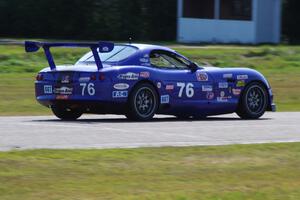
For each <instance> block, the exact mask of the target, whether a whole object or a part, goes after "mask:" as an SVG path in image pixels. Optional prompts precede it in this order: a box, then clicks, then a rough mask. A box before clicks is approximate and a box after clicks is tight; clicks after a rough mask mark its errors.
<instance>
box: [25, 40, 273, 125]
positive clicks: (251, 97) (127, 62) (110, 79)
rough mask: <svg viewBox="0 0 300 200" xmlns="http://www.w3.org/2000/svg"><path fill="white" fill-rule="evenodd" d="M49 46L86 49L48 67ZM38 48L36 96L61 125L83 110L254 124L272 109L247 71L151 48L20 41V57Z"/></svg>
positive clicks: (259, 78)
mask: <svg viewBox="0 0 300 200" xmlns="http://www.w3.org/2000/svg"><path fill="white" fill-rule="evenodd" d="M51 47H89V48H90V49H91V51H90V52H88V53H87V54H85V55H84V56H83V57H82V58H81V59H80V60H78V61H77V63H76V64H74V65H62V66H56V65H55V62H54V60H53V57H52V54H51V52H50V48H51ZM40 48H43V49H44V52H45V55H46V58H47V60H48V63H49V67H47V68H45V69H43V70H41V71H40V72H39V73H38V75H37V77H36V82H35V91H36V99H37V101H38V102H39V103H40V104H42V105H44V106H47V107H50V108H51V109H52V111H53V113H54V114H55V115H56V116H57V117H58V118H60V119H62V120H76V119H77V118H79V117H80V116H81V115H82V114H83V113H94V114H122V115H123V114H124V115H126V116H127V118H129V119H131V120H138V121H145V120H150V119H152V117H153V116H154V114H166V115H175V116H177V117H179V118H190V117H196V118H197V117H205V116H209V115H218V114H226V113H233V112H236V113H237V114H238V115H239V116H240V117H241V118H242V119H258V118H259V117H261V116H262V115H263V114H264V113H265V111H275V110H276V107H275V104H274V103H273V94H272V90H271V87H270V85H269V83H268V82H267V80H266V79H265V78H264V76H263V75H262V74H260V73H259V72H257V71H255V70H252V69H247V68H216V67H202V66H198V65H197V64H196V63H194V62H192V61H190V60H189V59H187V58H186V57H184V56H182V55H180V54H178V53H177V52H176V51H174V50H172V49H169V48H166V47H161V46H155V45H144V44H114V43H110V42H99V43H47V42H32V41H26V42H25V50H26V52H36V51H38V50H39V49H40Z"/></svg>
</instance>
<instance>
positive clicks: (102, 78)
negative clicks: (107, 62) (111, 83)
mask: <svg viewBox="0 0 300 200" xmlns="http://www.w3.org/2000/svg"><path fill="white" fill-rule="evenodd" d="M99 80H100V81H104V80H105V76H104V74H102V73H100V75H99Z"/></svg>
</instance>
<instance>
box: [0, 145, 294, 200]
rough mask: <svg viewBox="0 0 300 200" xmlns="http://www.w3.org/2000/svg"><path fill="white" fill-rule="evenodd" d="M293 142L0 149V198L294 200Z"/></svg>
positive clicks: (48, 199)
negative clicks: (208, 145)
mask: <svg viewBox="0 0 300 200" xmlns="http://www.w3.org/2000/svg"><path fill="white" fill-rule="evenodd" d="M299 167H300V144H299V143H290V144H265V145H262V144H260V145H233V146H218V147H182V148H167V147H166V148H141V149H114V150H31V151H12V152H1V153H0V199H1V200H15V199H16V200H19V199H22V200H27V199H28V200H35V199H36V200H39V199H43V200H55V199H66V200H67V199H88V200H93V199H111V200H113V199H118V200H119V199H125V200H127V199H128V200H129V199H138V200H144V199H145V200H146V199H147V200H151V199H155V200H159V199H163V200H169V199H172V200H173V199H174V200H192V199H195V200H196V199H197V200H201V199H205V200H237V199H243V200H247V199H251V200H275V199H278V200H281V199H285V200H298V199H300V170H299Z"/></svg>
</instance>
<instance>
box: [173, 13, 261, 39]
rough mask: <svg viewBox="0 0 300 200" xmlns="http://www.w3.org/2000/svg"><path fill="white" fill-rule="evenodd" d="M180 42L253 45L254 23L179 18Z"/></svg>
mask: <svg viewBox="0 0 300 200" xmlns="http://www.w3.org/2000/svg"><path fill="white" fill-rule="evenodd" d="M178 23H179V24H180V28H179V30H178V33H177V34H178V41H179V42H188V43H196V42H209V43H253V41H255V24H254V22H252V21H235V20H214V19H191V18H179V20H178Z"/></svg>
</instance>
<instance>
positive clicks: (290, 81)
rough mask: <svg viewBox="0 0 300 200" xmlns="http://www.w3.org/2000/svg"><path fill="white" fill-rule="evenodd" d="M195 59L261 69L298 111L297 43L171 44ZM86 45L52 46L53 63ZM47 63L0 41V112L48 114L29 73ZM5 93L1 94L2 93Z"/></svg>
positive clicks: (72, 57)
mask: <svg viewBox="0 0 300 200" xmlns="http://www.w3.org/2000/svg"><path fill="white" fill-rule="evenodd" d="M173 47H174V49H176V50H177V51H178V52H180V53H182V54H183V55H185V56H187V57H189V58H191V59H192V60H194V61H196V62H198V63H210V64H212V65H214V66H219V67H240V66H242V67H249V68H253V69H256V70H258V71H260V72H262V73H263V74H264V75H265V76H266V77H267V79H268V80H269V82H270V83H271V86H272V87H273V91H274V94H275V102H276V103H277V105H278V110H279V111H300V89H299V88H300V46H202V47H197V46H188V47H187V46H178V45H175V46H173ZM87 51H88V49H54V51H53V54H54V58H55V61H56V63H57V64H67V63H74V62H75V61H76V60H78V59H79V58H80V57H81V56H82V55H83V54H84V53H85V52H87ZM45 66H47V62H46V59H45V57H44V55H43V52H42V51H41V52H39V53H35V54H26V53H24V48H23V47H20V46H13V45H0V89H1V90H0V92H1V95H0V115H20V114H21V115H28V114H30V115H37V114H49V111H48V109H45V108H43V107H42V106H39V105H38V104H37V103H36V101H35V99H34V91H33V82H34V79H33V77H34V76H35V74H36V73H37V72H38V71H39V70H40V69H42V68H44V67H45ZM4 94H5V95H4Z"/></svg>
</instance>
